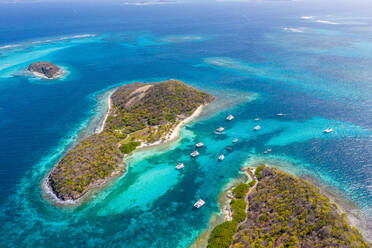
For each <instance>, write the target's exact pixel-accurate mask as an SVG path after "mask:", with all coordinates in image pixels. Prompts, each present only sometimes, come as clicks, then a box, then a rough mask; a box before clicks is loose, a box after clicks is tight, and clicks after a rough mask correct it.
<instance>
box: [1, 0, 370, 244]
mask: <svg viewBox="0 0 372 248" xmlns="http://www.w3.org/2000/svg"><path fill="white" fill-rule="evenodd" d="M371 7H372V5H370V4H368V3H365V2H364V3H362V2H361V3H359V4H355V3H353V4H350V5H347V4H342V3H338V4H337V5H335V4H333V3H332V2H329V3H328V2H326V3H315V4H314V3H309V4H308V3H306V2H258V3H257V2H256V3H214V4H211V3H209V4H195V3H194V4H174V5H172V4H169V5H150V6H130V5H121V4H117V3H107V4H99V3H94V4H93V3H92V4H89V5H87V4H86V3H85V4H82V3H73V4H72V3H70V4H68V5H67V4H62V3H54V4H47V3H29V4H26V3H19V4H1V3H0V224H1V225H0V226H1V227H0V245H1V247H67V246H71V247H188V246H189V245H191V244H192V243H193V242H194V241H195V239H196V238H197V237H198V236H199V234H200V233H201V232H202V231H203V230H205V229H206V228H207V227H208V223H209V221H210V218H211V217H212V216H213V215H215V214H216V213H218V212H219V207H218V201H217V199H218V195H219V193H220V192H221V190H223V188H224V187H225V186H226V184H227V183H228V182H229V181H231V179H233V178H236V177H237V176H239V169H240V167H241V166H243V165H257V164H260V163H262V162H265V163H268V164H270V165H275V166H278V167H280V168H282V169H284V170H286V171H289V172H292V173H295V174H297V175H302V176H309V177H310V178H311V179H313V180H315V181H316V182H317V183H321V184H322V185H324V186H325V187H327V188H330V189H331V190H332V191H336V192H337V195H339V196H340V197H342V198H343V199H345V200H348V201H351V204H352V205H354V207H352V208H351V209H349V211H352V212H353V213H354V214H355V215H357V216H359V221H361V222H362V223H363V222H364V224H366V223H367V229H368V228H369V230H366V231H365V233H367V234H368V233H371V225H370V224H369V223H370V222H371V219H372V207H371V206H372V168H371V161H372V157H371V154H372V139H371V131H372V130H371V127H372V118H371V116H372V115H371V114H372V113H371V104H372V70H371V69H370V68H372V17H371V16H370V13H369V12H368V8H369V9H370V8H371ZM40 60H47V61H51V62H53V63H56V64H58V65H60V66H62V67H63V68H64V69H65V70H66V71H67V74H66V76H64V77H63V78H62V79H59V80H56V81H45V80H39V79H35V78H31V77H29V76H27V75H25V74H24V73H23V70H24V68H25V67H27V65H28V64H29V63H31V62H35V61H40ZM169 78H176V79H180V80H183V81H185V82H186V83H189V84H191V85H192V86H194V87H197V88H200V89H202V90H205V91H208V92H210V93H212V94H214V95H215V96H216V97H217V100H216V101H215V103H213V104H211V105H210V106H208V107H207V108H205V109H204V111H203V113H202V115H201V116H200V117H199V119H197V120H196V121H195V122H193V123H190V124H188V125H187V126H186V127H185V128H183V130H182V132H181V137H182V139H181V140H180V141H179V142H176V143H172V144H170V145H169V146H166V147H163V148H154V149H151V150H145V151H139V152H137V153H135V154H134V156H132V157H131V158H129V159H128V161H127V162H128V168H129V169H128V173H127V174H126V175H124V176H122V177H120V178H118V179H117V180H114V181H113V182H111V183H110V185H108V186H107V187H105V188H104V189H103V190H101V191H99V192H96V194H94V195H93V196H92V197H91V198H92V199H90V200H89V201H87V202H85V203H84V204H82V205H81V206H79V207H77V208H61V207H57V206H54V205H53V204H51V203H50V202H49V201H47V200H45V199H44V197H43V194H42V190H41V187H40V185H41V183H42V180H43V178H44V176H45V175H46V174H47V173H48V171H50V169H51V168H52V167H53V166H54V164H55V163H56V162H57V161H58V160H59V159H60V158H61V156H62V155H63V153H64V152H66V151H67V150H68V149H69V148H71V146H73V145H74V144H75V143H76V142H77V141H78V140H79V139H81V138H83V137H86V136H87V135H89V134H91V133H92V132H94V131H95V129H96V128H97V126H98V124H99V122H100V119H102V116H103V114H104V112H105V108H106V106H105V97H104V95H103V94H104V92H106V91H107V90H109V89H112V88H114V87H116V86H118V85H123V84H127V83H131V82H136V81H141V82H156V81H161V80H165V79H169ZM279 112H283V113H285V114H286V116H284V117H277V116H276V114H277V113H279ZM230 113H231V114H233V115H234V116H235V117H236V118H235V119H234V120H233V121H231V122H228V123H227V122H226V121H225V120H224V119H225V118H226V116H227V115H228V114H230ZM255 118H260V121H258V122H256V121H254V119H255ZM257 124H259V125H260V126H261V127H262V129H261V130H260V131H259V132H254V131H253V130H252V129H253V127H254V126H255V125H257ZM219 126H224V127H225V128H226V132H225V133H224V134H222V135H218V136H217V135H215V134H213V130H214V129H215V128H218V127H219ZM328 127H332V128H333V129H334V130H335V131H334V132H333V133H330V134H327V135H326V134H324V133H323V132H322V131H323V130H324V129H325V128H328ZM234 138H239V142H238V143H237V144H234V145H232V140H233V139H234ZM199 141H203V142H204V143H205V144H206V148H204V149H203V150H202V151H201V156H199V157H198V158H197V159H191V158H190V157H189V156H188V154H189V153H190V152H191V151H192V150H193V147H194V144H195V143H197V142H199ZM229 145H232V148H233V149H232V151H227V150H226V149H225V148H226V147H227V146H229ZM269 147H270V148H272V152H271V153H269V154H267V155H265V154H264V153H263V152H264V151H265V150H266V149H267V148H269ZM221 153H224V154H225V155H226V158H225V160H224V161H223V162H218V161H217V158H218V156H219V154H221ZM249 156H250V157H249ZM178 161H183V162H184V163H185V169H184V170H182V171H177V170H175V169H174V166H175V164H177V162H178ZM199 197H201V198H203V199H204V200H206V202H207V204H206V205H205V206H204V207H203V208H201V209H199V210H198V211H195V210H193V208H192V205H193V203H194V202H195V201H196V200H197V199H198V198H199Z"/></svg>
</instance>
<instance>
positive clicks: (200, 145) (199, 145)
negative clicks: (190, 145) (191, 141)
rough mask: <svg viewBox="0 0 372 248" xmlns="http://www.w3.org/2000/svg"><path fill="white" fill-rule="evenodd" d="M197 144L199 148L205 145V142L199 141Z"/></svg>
mask: <svg viewBox="0 0 372 248" xmlns="http://www.w3.org/2000/svg"><path fill="white" fill-rule="evenodd" d="M195 146H196V147H198V148H199V147H203V146H204V144H203V142H199V143H197V144H196V145H195Z"/></svg>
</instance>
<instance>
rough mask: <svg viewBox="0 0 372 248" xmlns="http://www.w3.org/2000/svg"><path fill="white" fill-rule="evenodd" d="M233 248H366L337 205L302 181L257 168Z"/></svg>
mask: <svg viewBox="0 0 372 248" xmlns="http://www.w3.org/2000/svg"><path fill="white" fill-rule="evenodd" d="M256 173H257V174H256V176H257V178H258V179H259V182H258V184H257V187H256V190H254V191H253V192H252V194H250V195H249V197H248V202H249V208H248V211H247V221H246V222H245V223H244V224H243V225H241V226H240V228H239V231H238V233H237V234H236V235H235V236H234V241H233V247H358V248H362V247H369V246H368V244H367V243H366V242H365V241H364V240H363V238H362V236H361V235H360V233H359V232H358V231H357V230H356V229H355V228H352V227H350V226H349V225H348V224H347V222H346V220H345V219H344V216H342V215H340V214H339V213H338V211H337V207H336V205H334V204H332V203H330V202H329V200H328V199H327V198H326V197H325V196H323V195H321V194H320V193H319V190H318V189H317V188H316V187H314V186H312V185H311V184H310V183H309V182H307V181H306V180H303V179H299V178H295V177H293V176H291V175H289V174H286V173H284V172H281V171H279V170H276V169H271V168H268V167H265V166H260V167H259V168H257V169H256Z"/></svg>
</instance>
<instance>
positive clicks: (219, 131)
mask: <svg viewBox="0 0 372 248" xmlns="http://www.w3.org/2000/svg"><path fill="white" fill-rule="evenodd" d="M223 131H225V128H223V127H219V128H217V130H216V131H215V132H214V133H215V134H221V133H222V132H223Z"/></svg>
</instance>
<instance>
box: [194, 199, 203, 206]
mask: <svg viewBox="0 0 372 248" xmlns="http://www.w3.org/2000/svg"><path fill="white" fill-rule="evenodd" d="M204 204H205V201H203V200H202V199H199V200H198V201H197V202H195V204H194V207H195V208H201V207H202V206H203V205H204Z"/></svg>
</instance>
